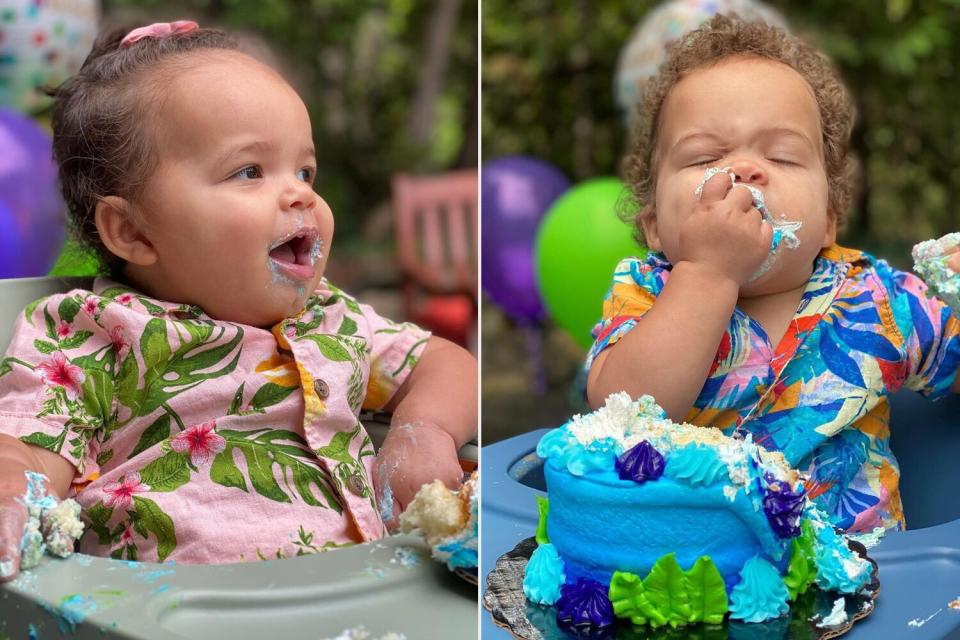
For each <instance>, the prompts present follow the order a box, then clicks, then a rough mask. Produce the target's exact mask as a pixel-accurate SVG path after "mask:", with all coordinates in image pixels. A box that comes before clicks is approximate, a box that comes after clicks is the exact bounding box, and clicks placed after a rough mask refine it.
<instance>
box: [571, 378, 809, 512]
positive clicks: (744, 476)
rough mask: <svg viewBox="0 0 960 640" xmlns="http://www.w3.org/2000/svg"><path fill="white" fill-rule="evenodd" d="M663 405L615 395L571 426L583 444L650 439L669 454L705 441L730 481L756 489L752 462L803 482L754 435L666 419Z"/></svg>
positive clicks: (629, 444)
mask: <svg viewBox="0 0 960 640" xmlns="http://www.w3.org/2000/svg"><path fill="white" fill-rule="evenodd" d="M661 415H662V409H660V407H659V406H657V404H656V402H655V401H654V399H653V398H652V397H651V396H646V395H645V396H641V397H640V398H639V399H638V400H632V399H631V398H630V396H629V394H627V393H626V392H625V391H621V392H619V393H614V394H611V395H610V396H609V397H608V398H607V401H606V403H605V404H604V406H602V407H600V408H599V409H597V410H596V411H594V412H592V413H588V414H586V415H581V414H578V415H575V416H574V417H573V418H572V419H571V420H570V422H568V423H567V429H569V431H570V433H571V434H572V435H573V436H574V438H576V440H577V442H579V443H580V444H581V445H583V446H585V447H586V446H589V445H591V444H593V443H594V442H596V441H598V440H605V439H609V440H612V441H614V442H616V443H618V444H619V445H620V446H622V447H623V450H624V451H627V450H628V449H630V448H632V447H634V446H636V445H637V444H639V443H640V442H642V441H644V440H646V441H647V442H649V443H650V444H651V445H653V447H654V448H655V449H656V450H657V451H659V452H660V453H661V454H662V455H663V456H665V457H666V456H668V455H669V454H670V453H671V452H672V451H674V450H676V449H681V448H683V447H685V446H686V445H688V444H691V443H694V444H701V445H706V446H709V447H712V448H714V449H715V450H716V452H717V456H718V457H719V458H720V461H721V462H722V463H723V464H724V465H725V466H726V468H727V473H728V475H729V476H730V480H731V482H732V483H733V484H735V485H737V486H741V487H744V488H745V490H746V492H747V493H750V490H751V487H750V483H751V477H752V474H751V473H750V465H751V460H755V461H757V463H758V464H759V467H760V469H761V471H762V472H763V473H770V474H771V475H773V476H774V477H775V478H776V479H777V480H783V481H786V482H789V483H790V484H795V483H796V481H797V474H796V471H794V470H793V469H791V468H790V466H789V465H788V464H787V461H786V459H785V458H784V457H783V454H782V453H780V452H778V451H776V452H775V451H767V450H766V449H764V448H763V447H759V446H757V445H756V444H754V442H753V438H752V437H751V436H750V435H749V434H748V435H747V437H746V438H744V439H742V440H741V439H737V438H732V437H730V436H726V435H724V434H723V432H722V431H720V430H719V429H715V428H712V427H700V426H697V425H693V424H688V423H677V422H673V421H671V420H668V419H667V418H663V417H660V416H661Z"/></svg>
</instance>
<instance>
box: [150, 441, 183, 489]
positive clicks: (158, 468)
mask: <svg viewBox="0 0 960 640" xmlns="http://www.w3.org/2000/svg"><path fill="white" fill-rule="evenodd" d="M189 459H190V456H189V454H187V453H179V452H177V451H170V452H168V453H167V454H166V455H164V456H161V457H159V458H157V459H156V460H154V461H153V462H151V463H150V464H148V465H147V466H145V467H144V468H143V469H141V470H140V479H141V480H142V481H143V482H144V483H146V484H148V485H150V491H153V492H166V491H173V490H175V489H179V488H180V487H182V486H183V485H185V484H187V483H188V482H190V467H189V465H188V460H189Z"/></svg>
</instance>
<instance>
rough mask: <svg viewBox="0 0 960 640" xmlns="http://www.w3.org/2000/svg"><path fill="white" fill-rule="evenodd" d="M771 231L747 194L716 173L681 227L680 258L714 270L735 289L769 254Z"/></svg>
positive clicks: (705, 186)
mask: <svg viewBox="0 0 960 640" xmlns="http://www.w3.org/2000/svg"><path fill="white" fill-rule="evenodd" d="M772 239H773V228H772V227H771V226H770V225H769V224H765V223H764V222H763V216H762V215H761V214H760V212H759V211H757V210H756V209H755V208H754V206H753V196H752V195H751V193H750V191H749V190H747V189H744V188H740V187H734V186H732V185H731V182H730V176H729V174H726V173H718V174H717V175H715V176H713V177H712V178H710V179H709V180H707V182H706V184H704V186H703V192H702V194H701V197H700V200H699V201H698V202H697V203H696V204H695V205H694V208H693V212H692V213H691V214H690V216H689V217H688V218H687V219H686V220H684V221H683V224H682V225H681V227H680V239H679V256H678V258H677V262H680V261H681V260H686V261H688V262H692V263H696V264H700V265H703V266H706V267H709V268H711V269H713V270H715V271H716V272H717V273H719V274H720V275H723V276H725V277H727V278H730V279H731V280H733V281H734V282H736V283H737V284H738V285H743V284H745V283H746V282H748V281H749V280H750V278H751V277H752V276H753V274H754V273H755V272H756V270H757V269H758V268H759V267H760V264H761V263H762V262H763V260H764V259H765V258H766V257H767V255H768V254H769V252H770V243H771V241H772Z"/></svg>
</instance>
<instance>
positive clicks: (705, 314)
mask: <svg viewBox="0 0 960 640" xmlns="http://www.w3.org/2000/svg"><path fill="white" fill-rule="evenodd" d="M739 290H740V287H739V285H738V284H737V283H736V282H735V281H733V280H731V279H730V278H727V277H724V276H723V275H721V274H719V273H718V272H716V271H714V270H713V269H711V268H709V267H705V266H704V265H701V264H697V263H693V262H686V261H684V262H680V263H678V264H677V265H675V266H674V268H673V271H672V272H671V274H670V279H669V280H667V283H666V285H665V286H664V288H663V291H662V292H661V294H660V296H659V297H658V298H657V301H656V304H654V305H653V307H652V308H651V309H650V311H648V312H647V313H646V314H645V315H644V316H643V319H642V320H641V321H640V322H638V323H637V326H636V327H635V328H634V329H632V330H631V331H630V332H629V333H627V334H626V335H625V336H624V337H623V338H621V339H620V341H619V342H617V343H616V344H614V345H613V346H611V347H609V348H608V349H606V350H605V351H603V352H601V353H600V355H598V356H597V358H596V359H595V360H594V362H593V366H592V367H591V368H590V374H589V376H588V378H587V400H588V401H589V403H590V406H592V407H594V408H597V407H599V406H601V405H603V403H604V400H605V399H606V397H607V396H608V395H610V394H611V393H615V392H617V391H626V392H627V393H628V394H630V396H631V397H633V398H637V397H639V396H641V395H643V394H650V395H652V396H653V397H654V398H656V400H657V403H658V404H659V405H660V406H661V407H663V409H664V410H665V411H666V412H667V415H668V416H669V417H670V418H671V419H673V420H677V421H680V420H682V419H683V416H685V415H686V413H687V411H688V410H689V409H690V407H691V406H693V402H694V400H696V399H697V395H698V394H699V393H700V390H701V389H702V388H703V383H704V381H705V380H706V379H707V375H708V374H709V373H710V367H711V365H712V364H713V360H714V357H715V356H716V354H717V345H719V344H720V340H721V338H722V337H723V332H724V330H725V329H726V328H727V325H728V323H729V322H730V316H731V315H733V310H734V307H736V304H737V294H738V293H739ZM704 292H709V293H707V294H706V295H705V293H704Z"/></svg>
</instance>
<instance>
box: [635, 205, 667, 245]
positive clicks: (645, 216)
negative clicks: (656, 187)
mask: <svg viewBox="0 0 960 640" xmlns="http://www.w3.org/2000/svg"><path fill="white" fill-rule="evenodd" d="M637 219H638V220H639V221H640V226H641V227H643V239H644V240H645V241H646V243H647V247H648V248H650V249H652V250H654V251H660V250H661V245H660V234H659V233H658V232H657V211H656V209H654V207H653V205H649V204H648V205H647V206H645V207H644V208H643V210H642V211H641V212H640V213H639V214H637Z"/></svg>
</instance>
